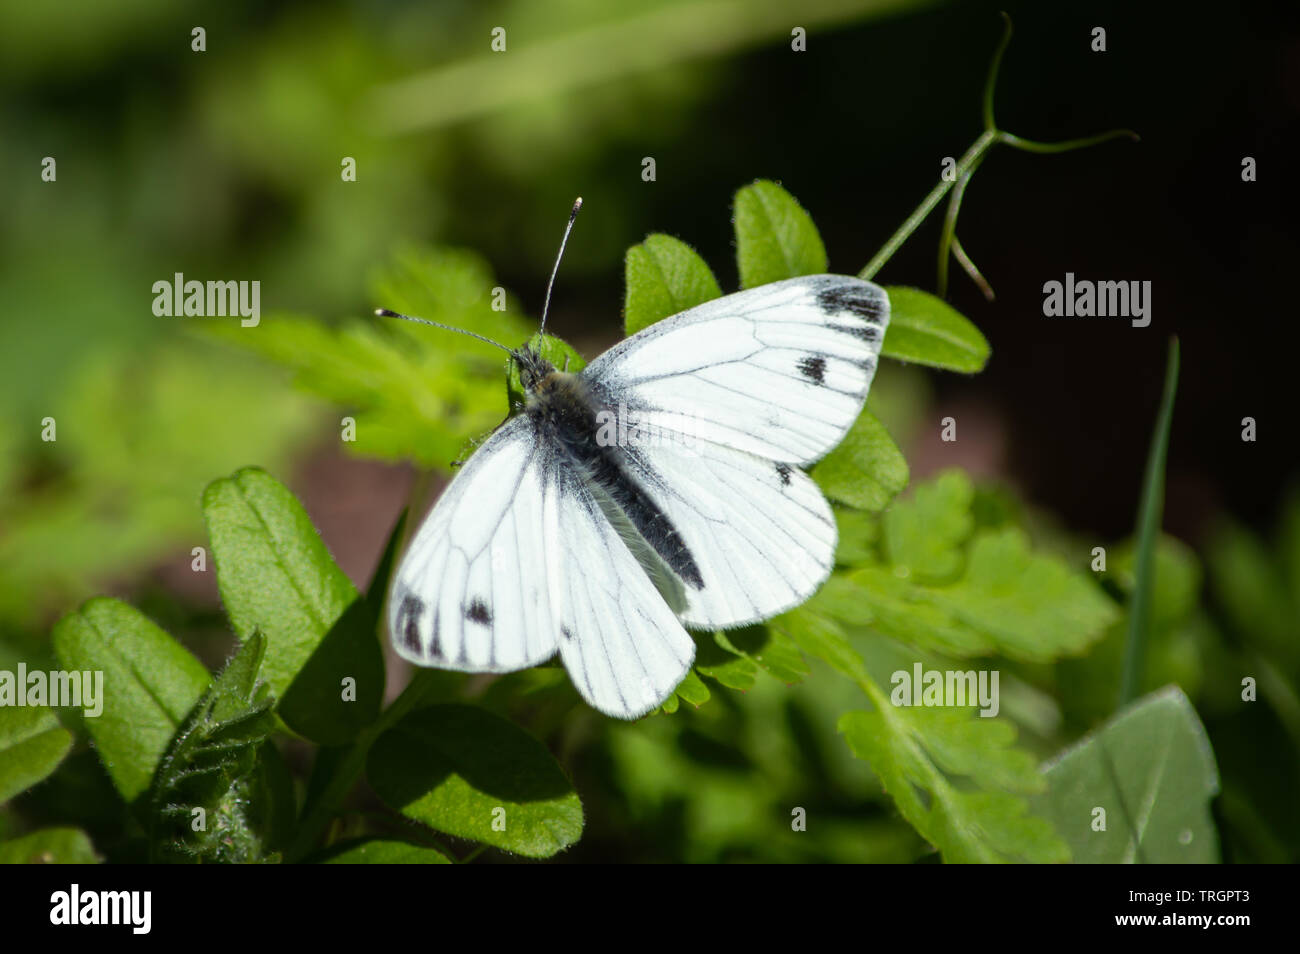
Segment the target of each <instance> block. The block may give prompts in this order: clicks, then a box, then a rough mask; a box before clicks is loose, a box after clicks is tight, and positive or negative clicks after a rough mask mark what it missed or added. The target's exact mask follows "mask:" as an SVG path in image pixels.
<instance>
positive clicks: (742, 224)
mask: <svg viewBox="0 0 1300 954" xmlns="http://www.w3.org/2000/svg"><path fill="white" fill-rule="evenodd" d="M734 224H735V229H736V264H737V265H738V266H739V268H740V284H741V287H742V288H753V287H755V286H757V285H766V284H767V283H768V282H775V281H780V280H781V279H783V278H795V277H797V276H799V275H819V274H821V273H823V272H825V271H826V247H825V246H824V245H822V239H821V236H820V235H819V234H818V233H817V227H816V226H815V225H813V221H812V218H811V217H810V216H809V215H808V213H807V212H805V211H804V210H803V207H802V206H801V205H799V203H798V202H796V201H795V198H794V196H792V195H790V193H789V192H786V191H785V189H783V188H781V187H780V186H779V185H777V184H776V183H775V182H769V181H767V180H764V179H760V180H758V181H757V182H755V183H753V184H752V185H747V186H745V187H744V188H743V189H741V190H740V191H739V192H737V193H736V202H735V222H734Z"/></svg>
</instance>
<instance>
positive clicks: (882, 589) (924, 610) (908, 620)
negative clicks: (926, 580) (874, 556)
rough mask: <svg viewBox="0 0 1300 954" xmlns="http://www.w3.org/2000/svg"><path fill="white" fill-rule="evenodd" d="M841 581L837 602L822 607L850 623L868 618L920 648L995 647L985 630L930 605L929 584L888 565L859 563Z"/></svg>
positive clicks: (958, 651) (966, 651) (980, 650)
mask: <svg viewBox="0 0 1300 954" xmlns="http://www.w3.org/2000/svg"><path fill="white" fill-rule="evenodd" d="M839 587H840V589H841V592H839V593H837V594H836V600H835V602H833V603H831V604H830V605H829V606H827V607H826V611H827V612H829V613H830V614H831V615H833V616H835V618H836V619H840V620H842V621H844V622H850V623H852V622H860V621H861V620H863V619H869V620H870V625H871V627H872V628H873V629H874V630H876V631H877V632H880V633H883V634H885V635H887V636H891V637H893V638H894V639H897V640H899V641H901V642H903V643H906V644H908V645H910V646H915V647H917V648H918V649H927V650H933V651H936V652H941V653H947V654H949V655H953V656H979V655H984V654H988V653H992V652H993V651H994V642H993V639H992V638H991V637H990V636H989V635H988V634H986V633H982V632H980V631H978V630H976V629H974V628H972V627H971V626H968V625H966V624H964V623H962V622H961V621H960V620H958V619H956V618H954V617H953V615H952V613H950V612H948V611H947V610H946V609H945V608H943V607H941V606H936V605H933V604H932V603H931V602H930V601H929V600H930V596H931V592H932V591H931V590H929V589H928V588H925V587H921V586H917V585H916V584H914V583H910V582H908V581H907V580H906V579H903V578H900V577H899V576H897V575H896V574H895V572H894V571H893V570H892V569H890V568H888V567H881V566H869V567H863V568H861V569H859V570H856V571H854V572H853V573H851V574H849V575H848V576H846V577H843V578H842V582H841V583H840V584H839ZM855 604H856V609H855ZM851 613H856V614H857V615H856V616H853V615H850V614H851Z"/></svg>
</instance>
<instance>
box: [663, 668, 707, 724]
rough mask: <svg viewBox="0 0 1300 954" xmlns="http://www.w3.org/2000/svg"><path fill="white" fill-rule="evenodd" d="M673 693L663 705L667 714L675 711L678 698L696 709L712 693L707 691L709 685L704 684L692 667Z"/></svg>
mask: <svg viewBox="0 0 1300 954" xmlns="http://www.w3.org/2000/svg"><path fill="white" fill-rule="evenodd" d="M674 693H675V694H674V695H671V696H669V697H668V699H667V700H666V701H665V702H664V705H663V708H664V711H665V712H667V713H669V714H671V713H673V712H676V711H677V700H678V699H680V700H681V701H682V702H685V703H687V704H689V705H692V706H695V707H696V708H697V709H698V708H699V707H700V706H702V705H704V703H706V702H708V701H709V697H710V696H711V695H712V694H711V693H710V692H709V687H708V686H706V685H705V684H704V680H703V679H701V678H700V677H699V675H698V674H697V673H696V672H695V670H694V669H692V670H690V671H689V672H688V673H687V674H686V678H685V679H683V680H682V681H681V682H680V683H679V684H678V686H677V688H676V689H675V690H674Z"/></svg>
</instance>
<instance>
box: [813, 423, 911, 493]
mask: <svg viewBox="0 0 1300 954" xmlns="http://www.w3.org/2000/svg"><path fill="white" fill-rule="evenodd" d="M810 473H811V474H812V478H813V480H815V481H817V484H818V486H820V487H821V489H822V491H823V492H824V493H825V494H826V496H827V497H830V498H831V499H832V500H837V501H839V502H840V503H845V504H848V505H849V506H851V507H858V508H859V509H861V510H883V509H884V508H885V507H886V505H888V503H889V502H890V501H891V500H893V499H894V497H895V496H896V495H897V494H898V493H899V492H900V491H901V490H902V489H903V488H904V487H906V486H907V478H908V471H907V461H906V460H905V459H904V458H903V454H902V452H901V451H900V450H899V449H898V446H897V445H896V444H895V443H894V439H893V438H892V437H890V436H889V432H888V431H886V430H885V426H884V425H883V424H881V423H880V421H878V420H876V417H875V415H874V414H872V413H871V412H870V411H865V410H864V411H863V412H862V413H861V414H859V415H858V419H857V420H856V421H855V422H854V424H853V427H852V428H850V430H849V432H848V434H846V435H845V437H844V440H843V441H841V442H840V444H839V446H837V447H836V448H835V449H834V450H832V451H831V452H830V453H829V454H827V455H826V456H825V457H823V458H822V459H821V460H820V461H818V462H817V464H816V465H815V466H814V467H813V469H812V471H811V472H810Z"/></svg>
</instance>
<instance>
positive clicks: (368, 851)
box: [322, 838, 452, 865]
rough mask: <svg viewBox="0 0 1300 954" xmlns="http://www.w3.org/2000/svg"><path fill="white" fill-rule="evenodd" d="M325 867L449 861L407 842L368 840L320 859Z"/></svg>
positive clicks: (435, 850)
mask: <svg viewBox="0 0 1300 954" xmlns="http://www.w3.org/2000/svg"><path fill="white" fill-rule="evenodd" d="M322 860H323V862H324V863H325V864H327V865H449V864H451V863H452V861H451V859H450V858H448V857H447V856H446V855H444V854H443V853H442V852H441V851H438V850H437V849H435V848H426V847H424V846H423V845H413V844H411V843H410V842H409V841H393V840H391V839H386V838H370V839H366V840H364V841H359V842H354V843H351V844H349V845H348V846H347V847H345V848H344V849H343V850H342V851H340V852H338V853H337V854H332V855H330V856H329V857H328V858H325V859H322Z"/></svg>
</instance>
